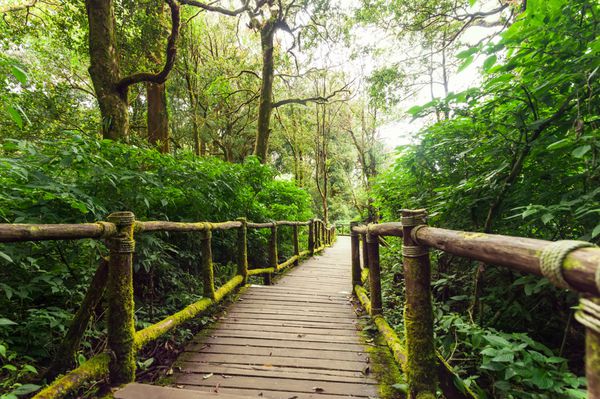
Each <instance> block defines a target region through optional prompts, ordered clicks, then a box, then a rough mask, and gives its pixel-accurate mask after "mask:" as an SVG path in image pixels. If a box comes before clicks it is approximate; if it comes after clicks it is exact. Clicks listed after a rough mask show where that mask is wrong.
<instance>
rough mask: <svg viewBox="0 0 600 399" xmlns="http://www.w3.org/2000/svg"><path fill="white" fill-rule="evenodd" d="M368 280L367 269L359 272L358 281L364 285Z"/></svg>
mask: <svg viewBox="0 0 600 399" xmlns="http://www.w3.org/2000/svg"><path fill="white" fill-rule="evenodd" d="M368 279H369V269H367V268H364V269H362V270H361V272H360V281H362V283H363V284H365V283H366V282H367V280H368Z"/></svg>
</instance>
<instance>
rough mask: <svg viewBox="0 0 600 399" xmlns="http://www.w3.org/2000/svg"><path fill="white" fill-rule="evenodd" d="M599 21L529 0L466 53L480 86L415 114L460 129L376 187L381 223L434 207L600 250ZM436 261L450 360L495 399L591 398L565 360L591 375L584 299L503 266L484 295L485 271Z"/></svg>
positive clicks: (590, 10) (427, 145)
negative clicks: (577, 319)
mask: <svg viewBox="0 0 600 399" xmlns="http://www.w3.org/2000/svg"><path fill="white" fill-rule="evenodd" d="M598 13H600V6H599V5H598V3H597V2H593V1H587V0H578V1H561V0H554V1H549V2H544V1H528V2H527V10H526V12H524V13H522V14H521V15H519V16H518V18H517V20H516V22H515V23H513V24H512V25H511V26H510V27H509V28H508V29H507V30H506V31H505V32H504V33H503V34H502V35H501V38H500V41H499V42H494V43H492V44H489V45H487V46H475V47H472V48H469V49H467V50H465V51H462V52H460V53H459V54H458V55H457V57H458V58H459V59H462V62H463V66H464V65H465V64H469V63H471V62H473V61H474V60H475V58H478V57H481V58H482V59H483V66H482V71H483V74H484V81H483V84H482V86H481V87H479V88H472V89H468V90H466V91H464V92H461V93H450V94H449V95H448V97H446V98H445V99H443V100H434V101H431V102H430V103H427V104H424V105H416V106H414V107H412V108H411V109H409V113H410V114H412V115H413V116H414V117H426V116H431V115H435V114H436V113H439V111H440V110H448V111H449V115H450V118H448V119H446V120H442V121H441V122H438V123H435V124H433V125H431V126H429V127H427V128H425V129H424V130H423V131H422V132H421V133H420V135H419V142H418V143H417V144H414V145H409V146H405V147H402V148H398V149H397V158H396V160H395V162H394V165H393V166H392V167H391V168H390V169H389V170H388V171H387V172H385V173H384V174H383V175H381V176H380V178H379V179H378V181H377V184H376V185H375V187H374V189H375V192H376V197H377V201H378V204H379V205H380V207H381V209H382V213H383V215H384V218H385V219H388V220H398V217H399V212H400V210H401V209H402V208H427V209H428V210H429V212H430V215H431V220H430V224H432V225H435V226H439V227H444V228H451V229H460V230H469V231H487V232H493V233H500V234H508V235H513V236H526V237H538V238H542V239H548V240H556V239H569V238H571V239H583V240H591V241H595V242H597V241H598V239H599V237H600V227H599V226H600V213H599V211H598V210H599V209H600V190H599V189H598V187H599V185H600V162H599V159H600V158H599V156H598V154H600V141H599V137H600V135H599V133H598V129H599V123H598V122H599V120H598V117H597V115H598V113H599V111H600V101H599V98H598V95H597V93H598V90H599V89H600V87H598V79H597V74H598V62H597V60H598V51H599V50H600V48H599V47H598V29H599V26H598V23H597V18H596V16H597V15H598ZM396 250H397V249H396ZM434 260H435V261H436V262H435V270H434V273H433V275H434V282H433V287H434V295H435V298H436V300H437V301H438V302H439V303H440V304H443V305H439V306H438V312H439V315H438V330H437V334H438V338H439V340H440V345H441V348H442V351H443V352H444V353H445V354H446V355H447V356H449V357H451V358H454V357H457V358H460V359H461V361H460V362H455V363H453V362H452V360H451V363H452V364H453V365H454V366H457V367H462V370H463V371H465V375H471V376H473V377H472V378H474V379H475V380H477V382H478V384H479V385H480V386H482V387H484V388H485V390H486V392H487V394H488V395H490V396H493V397H501V398H513V397H514V398H517V397H518V398H542V397H544V398H545V397H556V398H578V397H582V393H581V391H580V390H579V389H580V387H581V385H582V381H581V380H580V379H579V378H577V377H575V376H574V375H573V374H572V373H571V372H569V371H568V367H567V363H566V360H565V359H563V358H561V357H558V356H557V355H556V354H558V353H563V354H565V356H567V357H568V358H569V362H570V363H569V364H570V366H571V367H572V368H573V371H575V372H577V373H581V370H580V359H581V357H582V347H581V342H582V333H581V329H580V327H578V326H571V324H570V322H569V320H570V317H572V314H571V313H572V311H571V310H570V307H571V306H573V305H574V304H575V301H576V298H575V296H574V295H573V294H568V293H565V292H563V291H558V290H555V289H553V288H552V286H551V285H550V284H549V283H548V282H547V280H545V279H539V278H537V277H533V276H521V275H519V274H516V273H511V272H509V271H507V270H502V269H499V268H495V267H492V266H489V267H487V268H486V271H485V278H484V280H483V283H482V284H483V285H482V286H480V288H481V289H482V293H477V294H475V293H474V292H473V291H474V287H473V281H474V275H475V273H474V272H475V270H477V268H478V265H476V264H474V262H469V261H467V260H461V259H456V258H455V257H452V256H448V255H440V254H435V255H434ZM387 262H389V265H388V266H387V267H388V268H389V270H387V273H391V274H390V275H389V276H388V277H386V279H384V281H387V282H388V284H389V285H390V286H391V287H394V289H390V291H395V292H397V293H396V294H392V295H391V296H390V301H391V303H390V306H391V309H393V310H392V311H390V316H389V317H390V319H392V320H395V321H396V322H397V323H401V318H400V317H399V316H400V314H401V309H399V307H398V304H399V303H401V299H402V295H401V290H398V287H397V286H398V285H401V284H399V283H397V282H399V281H401V270H399V266H398V265H399V260H398V259H395V258H394V257H391V258H390V259H388V260H387ZM474 295H478V298H477V300H478V301H477V304H478V305H477V306H476V307H475V308H473V307H472V306H473V305H474V304H475V303H476V302H475V297H474ZM533 309H535V311H534V310H533ZM467 320H469V321H467ZM475 320H476V321H477V322H479V324H480V325H482V326H484V327H479V326H477V325H475V324H474V322H473V321H475ZM567 326H570V327H567ZM515 331H517V332H518V333H514V332H515ZM563 341H564V342H563ZM539 342H543V343H544V344H545V345H542V344H540V343H539Z"/></svg>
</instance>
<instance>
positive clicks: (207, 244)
mask: <svg viewBox="0 0 600 399" xmlns="http://www.w3.org/2000/svg"><path fill="white" fill-rule="evenodd" d="M211 241H212V231H210V230H204V231H201V232H200V251H202V281H203V284H202V285H203V289H204V293H203V294H202V295H203V296H204V297H205V298H210V299H212V300H214V299H215V271H214V270H213V262H212V245H211Z"/></svg>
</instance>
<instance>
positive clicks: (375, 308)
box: [366, 232, 383, 316]
mask: <svg viewBox="0 0 600 399" xmlns="http://www.w3.org/2000/svg"><path fill="white" fill-rule="evenodd" d="M366 241H367V247H368V249H367V254H368V265H369V296H370V297H371V316H375V315H380V314H381V313H382V312H383V305H382V303H383V301H382V299H381V270H380V268H379V236H377V235H375V234H371V233H370V232H369V233H367V239H366Z"/></svg>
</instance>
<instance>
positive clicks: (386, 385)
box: [359, 319, 406, 399]
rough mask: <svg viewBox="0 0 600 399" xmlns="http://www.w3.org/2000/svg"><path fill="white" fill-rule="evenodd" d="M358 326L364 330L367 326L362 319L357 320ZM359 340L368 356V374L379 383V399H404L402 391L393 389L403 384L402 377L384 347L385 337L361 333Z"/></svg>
mask: <svg viewBox="0 0 600 399" xmlns="http://www.w3.org/2000/svg"><path fill="white" fill-rule="evenodd" d="M359 326H361V327H363V329H364V327H366V326H367V322H366V321H365V320H364V319H363V320H359ZM363 331H364V330H363ZM361 340H362V341H363V343H364V345H365V348H366V350H367V353H368V354H369V359H370V363H369V370H370V374H371V375H373V376H374V377H375V379H376V380H377V381H379V397H380V398H381V399H399V398H405V397H406V396H405V394H404V393H403V392H402V391H400V390H398V389H396V388H394V386H395V385H397V384H401V383H403V382H404V376H403V375H402V372H401V371H400V368H399V367H398V364H397V363H396V361H395V359H394V356H393V355H392V353H391V352H390V350H389V348H388V347H387V346H386V339H385V337H384V336H383V335H381V334H367V333H366V332H363V333H362V334H361ZM370 341H372V342H370Z"/></svg>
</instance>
